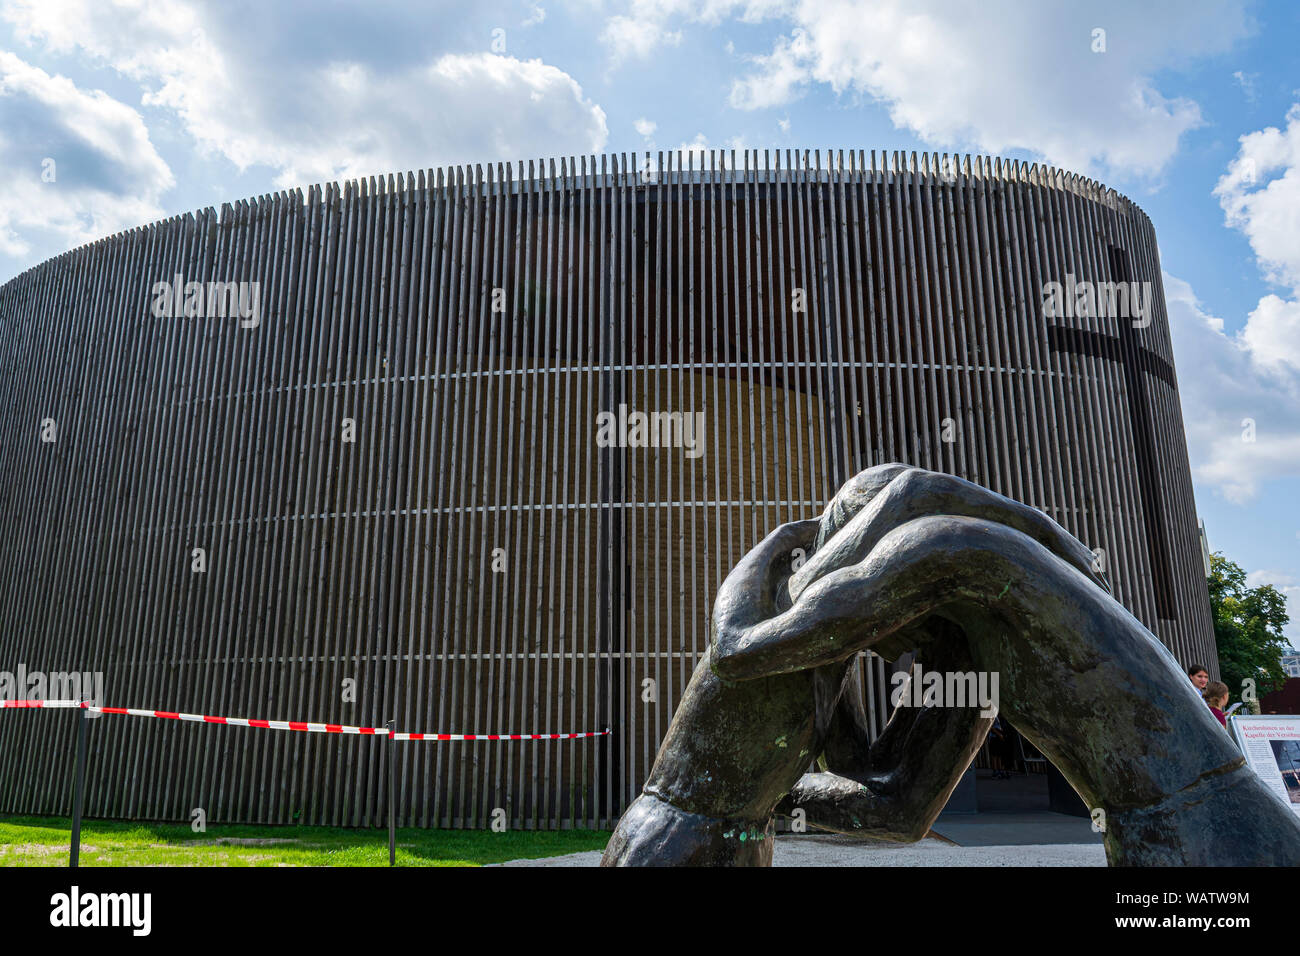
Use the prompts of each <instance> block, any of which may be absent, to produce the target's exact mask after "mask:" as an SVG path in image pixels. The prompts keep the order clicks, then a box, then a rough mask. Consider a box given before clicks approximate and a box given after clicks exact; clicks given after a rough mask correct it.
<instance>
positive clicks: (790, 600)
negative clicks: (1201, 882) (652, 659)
mask: <svg viewBox="0 0 1300 956" xmlns="http://www.w3.org/2000/svg"><path fill="white" fill-rule="evenodd" d="M797 549H799V550H802V551H804V552H807V554H808V555H809V557H808V559H807V562H806V563H805V564H803V565H802V566H801V567H798V568H797V570H796V569H795V568H794V567H793V565H794V563H795V561H796V555H797V553H798V550H797ZM1093 560H1094V556H1093V554H1092V552H1091V551H1090V550H1089V549H1088V548H1087V547H1086V546H1085V545H1083V544H1082V543H1081V542H1079V541H1078V540H1076V539H1075V538H1073V537H1071V536H1070V535H1069V534H1067V533H1066V532H1065V531H1064V530H1063V529H1062V528H1061V527H1060V526H1058V525H1057V524H1056V523H1055V522H1053V521H1052V520H1051V519H1049V518H1048V517H1047V516H1046V515H1044V514H1042V513H1041V512H1039V511H1036V510H1035V509H1033V508H1029V507H1027V506H1025V505H1022V504H1019V503H1017V502H1015V501H1012V500H1010V499H1007V498H1004V497H1002V496H1001V495H997V494H995V493H993V492H991V491H988V490H987V489H984V488H982V487H980V486H978V485H975V484H972V483H970V482H967V481H964V480H962V479H959V478H954V477H952V476H950V475H944V474H939V473H935V472H928V471H923V470H921V469H916V468H910V467H908V466H905V465H899V464H890V465H881V466H878V467H875V468H871V469H868V470H866V471H864V472H862V473H861V474H859V475H857V476H856V477H855V478H853V479H852V480H850V481H849V482H848V483H847V484H846V485H845V486H844V487H843V488H841V489H840V491H839V492H838V493H837V494H836V495H835V497H834V499H832V501H831V502H830V504H829V505H828V506H827V508H826V510H825V512H824V513H823V515H822V517H821V518H820V519H817V520H811V521H801V522H794V523H792V524H787V525H783V526H781V527H779V528H777V529H776V530H775V531H773V532H772V533H771V534H770V535H768V537H767V538H766V539H764V540H763V541H762V542H761V543H760V544H759V545H758V546H757V547H755V548H754V549H753V550H752V551H751V552H750V553H749V554H747V555H746V556H745V557H744V558H743V559H742V560H741V561H740V563H739V564H738V565H737V566H736V568H735V569H734V570H733V571H732V572H731V574H730V575H728V577H727V579H726V580H725V581H724V582H723V584H722V587H721V588H720V589H719V592H718V597H717V600H716V602H715V604H714V611H713V620H712V626H711V638H712V639H711V645H710V647H709V649H708V651H707V652H706V653H705V655H704V656H703V657H702V658H701V660H700V662H699V664H698V665H697V667H696V670H695V673H694V675H693V676H692V678H691V681H690V684H689V685H688V686H687V688H686V691H685V693H684V695H683V697H682V700H681V703H680V704H679V706H678V709H677V712H676V713H675V715H674V717H673V721H672V724H671V726H670V727H669V729H668V733H667V735H666V736H665V738H664V741H663V743H662V744H661V746H660V749H659V753H658V756H657V758H656V760H655V764H654V767H653V768H652V770H651V773H650V777H649V779H648V780H647V782H646V784H645V787H644V790H643V793H642V795H641V796H640V797H639V798H638V799H637V800H636V801H634V802H633V804H632V805H631V806H630V807H629V808H628V810H627V812H626V813H625V814H624V815H623V818H622V819H621V820H620V821H619V825H618V827H617V828H616V830H615V832H614V835H613V836H612V837H611V839H610V841H609V844H608V846H607V847H606V849H605V854H604V858H603V859H602V861H601V863H602V865H603V866H619V865H671V864H681V865H756V866H766V865H770V864H771V860H772V839H773V836H774V833H775V817H774V814H775V813H777V812H782V813H789V812H792V811H793V810H794V809H795V808H802V809H803V810H804V811H805V813H806V814H807V821H808V823H810V824H812V825H814V826H817V827H819V828H822V829H828V830H834V831H838V832H845V833H857V834H860V835H862V836H866V837H874V838H883V839H891V840H903V841H913V840H918V839H920V838H921V837H923V836H924V835H925V834H926V833H927V832H928V831H929V828H930V826H931V824H932V823H933V822H934V819H935V818H936V817H937V816H938V814H939V812H940V811H941V810H942V809H943V806H944V804H945V802H946V801H947V799H948V797H949V795H950V794H951V793H952V790H953V788H954V787H955V786H956V784H957V782H958V780H959V779H960V777H961V774H962V773H963V772H964V771H965V769H966V767H967V766H968V765H969V764H970V762H971V759H972V758H973V757H974V754H975V752H976V751H977V750H978V748H979V746H980V743H981V742H982V741H983V739H984V736H985V734H986V733H987V732H988V729H989V726H990V724H991V723H992V717H988V716H981V715H980V713H979V712H978V710H977V709H975V708H972V707H943V706H930V707H909V708H900V709H898V710H896V711H895V713H894V716H893V717H892V718H891V720H890V722H889V724H888V725H887V727H886V729H885V731H884V732H883V733H882V734H881V736H880V737H879V738H878V739H876V740H875V741H874V742H868V740H867V735H866V729H865V726H864V724H865V721H864V716H863V709H862V704H861V696H860V693H861V692H860V687H859V685H858V684H857V683H856V679H855V678H856V670H855V669H853V668H851V667H850V663H851V662H852V661H853V660H854V658H855V656H856V655H857V654H858V652H859V651H861V650H865V649H868V648H870V649H872V650H874V651H875V652H876V653H878V654H881V655H882V656H884V657H885V658H887V659H890V660H894V659H897V658H898V657H899V656H901V655H902V654H904V653H907V652H909V651H912V650H917V651H918V653H919V657H920V659H921V660H923V661H924V662H925V664H926V666H927V667H928V668H929V669H931V670H938V671H972V670H975V671H984V672H992V673H997V674H999V675H1000V680H1001V689H1002V693H1001V698H1002V699H1001V713H1002V715H1003V717H1004V718H1005V719H1007V720H1008V721H1009V722H1010V723H1011V724H1012V726H1014V727H1015V728H1016V729H1017V730H1019V731H1020V732H1021V733H1022V734H1023V735H1024V736H1025V737H1026V738H1027V739H1029V740H1030V741H1031V742H1032V743H1033V744H1034V745H1035V746H1037V747H1038V748H1039V750H1041V751H1042V753H1043V754H1044V755H1045V756H1046V757H1047V758H1048V759H1049V760H1051V761H1052V763H1053V764H1055V765H1056V766H1057V767H1058V769H1060V770H1061V772H1062V773H1063V774H1064V775H1065V777H1066V779H1067V780H1069V781H1070V783H1071V784H1072V785H1073V786H1074V788H1075V789H1076V790H1077V791H1078V792H1079V793H1080V795H1081V796H1082V797H1083V798H1084V800H1085V801H1086V802H1087V804H1088V806H1089V807H1092V808H1100V809H1102V810H1104V811H1105V822H1106V831H1105V845H1106V854H1107V860H1108V861H1109V863H1110V864H1111V865H1112V866H1114V865H1165V864H1184V865H1216V864H1217V865H1225V864H1228V865H1231V864H1236V865H1242V864H1281V865H1296V864H1297V863H1300V823H1297V821H1296V819H1295V817H1294V815H1293V814H1291V813H1290V811H1289V810H1288V809H1287V808H1286V807H1284V806H1283V805H1282V803H1281V801H1280V800H1278V799H1277V798H1276V797H1275V796H1273V795H1272V794H1271V793H1269V792H1268V791H1267V789H1266V788H1265V787H1264V785H1263V783H1262V782H1261V781H1260V780H1259V779H1258V778H1257V777H1256V776H1255V774H1254V773H1253V771H1251V770H1250V769H1249V768H1248V767H1247V766H1246V764H1245V761H1244V760H1243V758H1242V756H1241V754H1240V753H1239V752H1238V751H1237V749H1236V747H1235V746H1234V745H1233V744H1232V743H1231V741H1230V740H1229V739H1228V738H1227V735H1226V734H1224V733H1223V731H1222V728H1220V727H1219V725H1218V723H1217V722H1216V721H1215V719H1214V717H1213V716H1212V715H1211V714H1210V712H1209V709H1208V708H1207V707H1205V705H1204V704H1203V703H1202V702H1201V701H1199V700H1198V699H1197V698H1196V695H1195V693H1194V692H1193V690H1192V689H1191V686H1190V685H1189V684H1188V682H1187V681H1186V680H1185V679H1183V677H1182V674H1181V669H1180V668H1179V666H1178V664H1177V662H1176V661H1175V660H1174V658H1173V655H1172V654H1170V653H1169V651H1168V650H1166V649H1165V648H1164V646H1163V645H1162V644H1160V642H1159V641H1158V640H1157V639H1156V638H1155V637H1154V635H1152V634H1151V633H1150V632H1149V631H1147V630H1146V628H1144V627H1143V626H1142V625H1141V624H1140V623H1139V622H1138V621H1137V620H1136V619H1135V618H1133V616H1132V615H1131V614H1129V613H1128V611H1126V610H1125V609H1124V608H1123V607H1122V606H1121V605H1120V604H1119V603H1118V602H1116V601H1115V600H1114V599H1113V598H1112V597H1111V596H1110V594H1109V589H1108V588H1107V586H1106V584H1105V581H1104V580H1103V579H1102V578H1101V577H1100V576H1099V575H1098V574H1097V573H1096V572H1095V571H1094V570H1093V567H1092V564H1093ZM818 756H821V757H822V758H823V759H824V764H825V767H826V772H824V773H804V771H805V770H806V768H807V767H808V766H809V763H810V761H812V760H813V759H815V758H817V757H818Z"/></svg>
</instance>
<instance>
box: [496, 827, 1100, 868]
mask: <svg viewBox="0 0 1300 956" xmlns="http://www.w3.org/2000/svg"><path fill="white" fill-rule="evenodd" d="M1053 815H1054V816H1055V814H1053ZM976 816H983V814H976ZM599 863H600V854H599V853H596V852H590V853H570V854H567V855H565V856H553V857H547V858H546V859H542V860H511V861H510V862H509V863H502V864H500V865H501V866H596V865H598V864H599ZM773 865H774V866H1105V865H1106V853H1105V850H1104V849H1103V848H1102V846H1101V844H1100V843H1058V844H1050V845H1046V844H1021V845H1016V846H1009V845H999V846H983V845H981V846H955V845H954V844H952V843H949V842H947V841H945V840H942V839H936V838H934V837H929V838H927V839H925V840H922V841H921V842H920V843H910V844H899V843H866V842H863V841H860V840H855V839H853V838H852V837H846V836H839V835H835V834H823V833H818V834H811V833H805V834H797V835H796V834H784V835H782V836H778V837H777V838H776V849H775V850H774V851H773Z"/></svg>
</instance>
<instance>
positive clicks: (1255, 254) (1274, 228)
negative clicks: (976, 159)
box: [0, 0, 1300, 643]
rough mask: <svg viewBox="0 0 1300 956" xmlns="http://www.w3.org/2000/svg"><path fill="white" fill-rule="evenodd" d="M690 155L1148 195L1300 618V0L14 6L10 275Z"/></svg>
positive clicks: (0, 17) (1185, 311) (1226, 441)
mask: <svg viewBox="0 0 1300 956" xmlns="http://www.w3.org/2000/svg"><path fill="white" fill-rule="evenodd" d="M976 8H977V9H979V10H980V12H981V15H980V16H979V18H978V19H973V18H971V16H970V12H969V11H970V10H972V9H976ZM1098 30H1101V31H1104V34H1098V33H1097V32H1096V31H1098ZM1099 38H1100V39H1102V40H1104V47H1105V49H1104V51H1100V50H1097V49H1095V48H1096V47H1098V46H1099V42H1098V40H1099ZM690 146H695V147H734V148H743V147H749V148H783V147H799V148H804V147H809V148H811V147H821V148H826V147H834V148H837V149H838V148H843V149H846V150H847V149H850V148H853V149H856V148H867V149H870V148H876V149H881V148H884V149H889V150H894V149H901V150H913V149H932V150H941V151H942V150H955V151H963V152H964V151H974V152H982V153H992V154H1000V155H1003V156H1008V157H1012V158H1022V159H1033V160H1045V161H1047V162H1049V163H1052V164H1055V165H1059V166H1063V167H1065V168H1067V169H1071V170H1074V171H1076V172H1081V173H1086V174H1088V175H1090V176H1092V177H1094V178H1097V179H1100V180H1101V181H1103V182H1105V183H1106V184H1107V185H1110V186H1113V187H1115V188H1116V189H1118V190H1120V191H1121V192H1123V193H1125V194H1126V195H1128V196H1129V197H1131V198H1132V199H1134V200H1135V201H1136V202H1137V203H1138V204H1139V205H1141V206H1142V207H1143V208H1144V209H1145V210H1146V212H1147V213H1148V214H1149V215H1150V216H1151V219H1152V221H1153V222H1154V224H1155V228H1156V234H1157V236H1158V237H1159V239H1160V253H1161V262H1162V265H1163V268H1164V270H1165V293H1166V296H1167V298H1168V303H1169V307H1170V317H1171V322H1172V325H1173V329H1172V331H1173V339H1174V348H1175V355H1176V359H1177V366H1178V372H1179V380H1180V389H1181V393H1182V401H1183V411H1184V416H1185V424H1186V427H1187V432H1188V441H1189V445H1190V450H1191V457H1192V467H1193V472H1194V478H1195V481H1196V497H1197V506H1198V508H1199V510H1200V513H1201V516H1202V518H1203V519H1204V521H1205V524H1206V527H1207V529H1208V532H1209V537H1210V543H1211V546H1212V547H1213V548H1215V549H1216V550H1221V551H1223V552H1224V553H1225V554H1227V555H1228V556H1229V557H1231V558H1232V559H1234V560H1236V561H1237V562H1238V563H1239V564H1241V565H1242V566H1243V567H1245V568H1246V569H1247V570H1248V571H1250V572H1251V581H1252V583H1260V582H1264V581H1267V582H1271V583H1274V584H1276V585H1278V586H1279V587H1283V588H1286V589H1287V590H1288V592H1289V595H1290V597H1291V599H1292V607H1293V614H1294V616H1295V617H1296V618H1298V619H1300V4H1295V3H1292V2H1277V3H1258V4H1256V3H1247V4H1244V5H1240V6H1234V5H1231V4H1228V3H1221V2H1213V3H1211V2H1202V0H1146V2H1143V3H1141V4H1134V3H1132V2H1131V0H1116V2H1110V0H1107V2H1098V3H1092V4H1089V5H1086V9H1085V8H1084V5H1080V4H1065V3H1059V4H1058V3H1050V2H1025V3H1011V2H999V0H984V2H982V3H980V4H977V5H972V4H970V3H967V2H944V0H899V2H894V0H878V2H876V0H872V2H866V0H862V2H857V0H802V2H795V0H749V2H735V0H631V2H627V0H611V2H603V0H570V2H565V3H562V2H557V0H538V2H528V0H523V2H516V3H490V2H476V3H463V2H461V3H455V4H452V3H403V2H382V0H381V2H374V3H366V4H357V5H355V6H354V5H349V4H342V3H331V2H325V0H312V2H306V0H304V2H282V3H272V2H222V3H211V4H208V3H200V2H195V0H156V2H151V3H141V2H130V0H0V177H2V181H3V182H4V183H5V186H4V187H3V188H0V281H4V280H6V279H8V278H9V277H11V276H13V275H15V274H17V273H18V272H21V271H22V270H23V269H25V268H27V267H28V266H31V265H33V264H35V263H37V262H40V261H41V260H43V259H45V258H48V257H49V256H51V255H54V254H57V253H59V252H62V251H63V250H65V249H67V248H70V247H72V246H75V245H78V244H81V243H83V242H87V241H89V240H92V239H95V238H98V237H100V236H103V235H106V234H109V233H112V232H115V231H117V230H119V229H122V228H126V227H129V226H134V225H138V224H141V223H143V222H148V221H150V220H152V219H156V218H160V217H163V216H169V215H172V214H175V213H179V212H184V211H187V210H192V209H197V208H200V207H203V206H209V205H216V204H219V203H220V202H222V201H228V200H232V199H236V198H240V197H245V196H251V195H255V194H258V193H264V192H267V191H270V190H272V189H276V188H280V187H286V186H297V185H305V184H309V183H314V182H321V181H325V180H330V179H338V178H348V177H353V176H359V175H366V174H377V173H387V172H392V171H396V170H403V169H414V168H427V167H431V166H437V165H446V164H452V163H464V162H486V161H495V160H501V159H520V158H530V157H553V156H560V155H574V154H578V153H592V152H600V151H612V152H623V151H629V152H630V151H644V150H647V149H652V150H659V149H673V148H679V147H690ZM49 159H53V160H54V162H55V166H54V167H53V172H54V176H53V182H50V181H48V180H49V179H50V175H49V173H50V167H49V164H48V162H47V160H49ZM1245 419H1251V420H1253V421H1254V423H1255V426H1254V427H1255V438H1256V440H1255V441H1254V442H1246V441H1243V440H1242V436H1243V421H1244V420H1245ZM1288 631H1289V634H1290V635H1292V640H1293V642H1295V643H1300V620H1296V621H1293V623H1292V625H1291V626H1290V628H1289V629H1288Z"/></svg>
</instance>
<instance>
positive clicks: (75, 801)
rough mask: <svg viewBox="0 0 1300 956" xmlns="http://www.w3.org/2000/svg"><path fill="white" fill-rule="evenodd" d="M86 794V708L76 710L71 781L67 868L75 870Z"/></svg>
mask: <svg viewBox="0 0 1300 956" xmlns="http://www.w3.org/2000/svg"><path fill="white" fill-rule="evenodd" d="M85 792H86V707H85V703H84V702H83V703H82V705H81V706H80V707H78V708H77V766H76V769H75V770H74V771H73V780H72V851H71V854H70V856H69V859H68V866H69V867H70V868H72V869H76V868H77V858H78V856H80V854H81V801H82V798H83V797H84V796H85Z"/></svg>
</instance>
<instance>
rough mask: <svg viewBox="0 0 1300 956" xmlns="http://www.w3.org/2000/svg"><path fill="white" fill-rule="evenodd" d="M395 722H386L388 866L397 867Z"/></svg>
mask: <svg viewBox="0 0 1300 956" xmlns="http://www.w3.org/2000/svg"><path fill="white" fill-rule="evenodd" d="M396 730H397V721H396V720H395V719H394V720H390V721H389V722H388V865H389V866H397V740H396V738H394V737H393V733H394V732H395V731H396Z"/></svg>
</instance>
